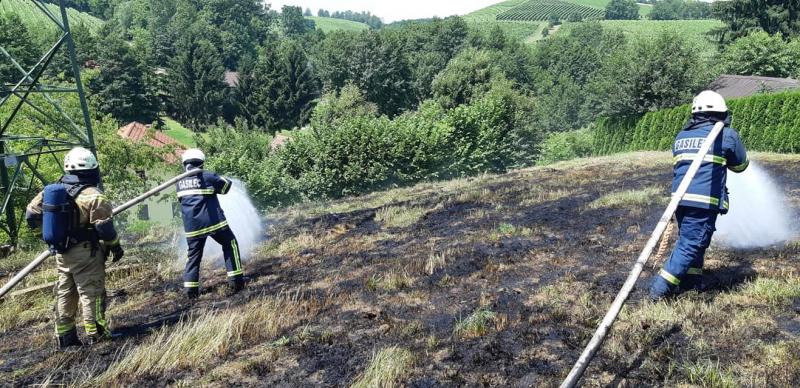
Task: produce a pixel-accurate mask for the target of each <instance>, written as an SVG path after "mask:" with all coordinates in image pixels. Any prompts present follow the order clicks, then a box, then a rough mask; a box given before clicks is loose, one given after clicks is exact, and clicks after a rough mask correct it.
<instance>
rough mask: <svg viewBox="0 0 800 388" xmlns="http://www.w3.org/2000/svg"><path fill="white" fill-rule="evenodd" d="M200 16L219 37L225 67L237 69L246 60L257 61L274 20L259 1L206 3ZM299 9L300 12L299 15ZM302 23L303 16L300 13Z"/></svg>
mask: <svg viewBox="0 0 800 388" xmlns="http://www.w3.org/2000/svg"><path fill="white" fill-rule="evenodd" d="M201 4H202V10H201V11H200V16H201V18H202V19H203V20H205V21H206V22H207V23H208V24H209V25H211V26H213V27H214V30H215V33H216V34H217V35H219V38H220V46H218V47H219V48H220V50H221V53H222V55H223V63H224V65H225V67H226V68H228V69H235V68H236V67H237V65H238V64H239V61H240V60H241V59H242V58H243V57H245V56H250V57H255V55H256V53H257V50H256V49H257V47H258V46H259V45H260V44H262V43H264V41H265V39H267V38H268V36H269V29H270V24H271V19H270V17H269V16H268V13H267V9H266V8H265V7H264V5H263V3H262V2H261V1H258V0H203V2H202V3H201ZM299 9H300V8H299V7H298V8H297V10H298V11H299ZM299 15H300V18H301V19H302V18H303V16H302V12H301V13H299Z"/></svg>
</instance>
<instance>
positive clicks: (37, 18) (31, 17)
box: [0, 0, 103, 31]
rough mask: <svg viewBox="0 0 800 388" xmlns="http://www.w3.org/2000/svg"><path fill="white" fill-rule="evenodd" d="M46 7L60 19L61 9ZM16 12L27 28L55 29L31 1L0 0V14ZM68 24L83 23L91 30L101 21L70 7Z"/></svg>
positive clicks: (38, 29) (55, 6) (98, 25)
mask: <svg viewBox="0 0 800 388" xmlns="http://www.w3.org/2000/svg"><path fill="white" fill-rule="evenodd" d="M47 9H48V10H49V11H50V12H51V13H52V14H53V16H55V18H56V19H57V20H58V21H61V10H60V9H59V7H58V6H57V5H54V4H47ZM12 13H13V14H17V16H19V17H20V18H21V19H22V22H23V23H24V24H25V26H26V27H28V29H29V30H32V31H33V30H35V31H41V30H42V29H47V30H53V31H55V29H56V26H55V24H53V22H52V21H51V20H50V19H48V17H47V15H45V14H44V12H42V11H41V10H39V8H37V7H36V5H35V4H34V3H33V1H29V0H0V15H7V14H12ZM67 14H68V15H69V23H70V26H73V27H74V26H77V25H79V24H83V25H85V26H86V27H89V28H90V29H92V30H95V29H97V28H98V27H100V26H101V25H102V24H103V21H102V20H100V19H98V18H96V17H94V16H92V15H89V14H86V13H82V12H79V11H76V10H74V9H72V8H70V9H68V10H67Z"/></svg>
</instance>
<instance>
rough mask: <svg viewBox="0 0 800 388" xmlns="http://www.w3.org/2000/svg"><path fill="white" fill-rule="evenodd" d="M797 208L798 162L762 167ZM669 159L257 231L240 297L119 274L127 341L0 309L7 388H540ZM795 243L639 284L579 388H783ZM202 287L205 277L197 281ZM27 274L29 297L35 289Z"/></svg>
mask: <svg viewBox="0 0 800 388" xmlns="http://www.w3.org/2000/svg"><path fill="white" fill-rule="evenodd" d="M759 159H760V162H761V164H762V165H764V166H765V167H766V168H767V169H768V170H769V171H770V172H771V173H772V174H773V176H774V177H775V178H776V179H777V180H778V181H780V182H781V183H782V185H783V186H784V187H785V188H786V190H787V192H788V193H789V195H790V199H791V201H792V205H793V207H795V208H797V207H798V206H799V205H800V179H799V178H800V177H798V174H800V173H799V172H798V171H799V170H798V167H800V157H794V156H791V157H789V156H776V155H761V156H760V157H759ZM670 179H671V174H670V159H669V157H668V155H666V154H662V153H637V154H626V155H618V156H613V157H607V158H600V159H590V160H579V161H573V162H567V163H561V164H557V165H554V166H551V167H539V168H532V169H525V170H519V171H514V172H511V173H508V174H504V175H498V176H482V177H477V178H471V179H464V180H457V181H451V182H444V183H432V184H423V185H418V186H416V187H413V188H407V189H397V190H392V191H388V192H382V193H376V194H372V195H368V196H364V197H359V198H353V199H348V200H341V201H334V202H327V203H320V204H309V205H303V206H297V207H294V208H291V209H288V210H285V211H283V212H281V213H279V214H273V215H272V217H273V219H274V220H275V223H274V226H273V227H272V228H271V230H270V233H269V234H270V236H269V238H270V239H269V240H268V242H266V243H265V244H264V245H263V246H262V247H260V248H259V249H258V250H257V252H256V253H255V254H254V255H253V256H254V257H253V258H251V260H250V261H249V262H248V263H247V264H246V267H245V269H246V271H247V273H248V275H249V276H250V282H249V286H248V288H247V290H246V292H244V293H242V294H240V295H237V296H235V297H233V298H230V299H228V298H226V297H224V296H223V291H222V288H223V287H222V285H223V283H222V281H223V275H222V273H221V272H220V270H219V269H217V268H213V269H212V268H209V269H207V270H206V272H205V274H206V275H205V279H207V280H206V281H205V282H204V285H206V286H207V288H206V292H205V293H204V295H203V296H202V297H201V298H200V300H199V301H198V302H196V303H194V304H189V303H187V301H185V300H184V299H183V298H182V297H181V295H180V292H179V291H180V290H179V288H178V285H179V283H178V277H179V274H178V273H177V272H175V271H174V269H172V267H173V266H172V265H171V264H170V262H169V260H170V258H171V254H170V255H167V254H163V253H160V252H158V251H144V250H142V251H140V252H138V254H136V255H133V256H134V259H132V260H137V261H140V262H142V263H145V264H146V265H145V266H143V267H138V268H136V269H132V270H131V271H129V272H126V273H123V274H120V275H116V276H115V277H114V278H112V280H111V282H110V285H111V289H112V290H113V292H112V294H113V296H112V298H111V308H110V311H109V316H110V317H111V318H112V319H113V324H114V328H115V329H116V330H117V331H119V332H121V333H123V334H124V338H123V339H120V340H118V341H114V342H111V343H106V344H102V345H99V346H95V347H94V348H91V349H90V348H84V349H80V350H78V351H75V352H70V353H57V352H55V351H54V350H52V346H51V343H52V341H51V338H50V337H51V335H52V334H51V332H52V328H51V326H52V323H51V322H50V304H51V303H50V302H51V299H52V296H50V295H33V296H28V297H22V298H15V299H13V300H10V301H6V302H4V303H3V304H2V305H0V315H2V318H1V319H0V330H2V334H1V335H0V338H1V340H0V381H4V382H5V383H6V384H8V385H29V384H41V383H54V384H73V385H109V384H116V385H138V386H152V385H179V384H183V383H199V384H204V385H220V386H227V385H264V386H274V385H287V386H307V385H322V386H348V385H351V384H355V385H358V386H376V385H391V384H398V385H406V386H413V387H432V386H462V385H487V386H508V385H519V386H550V385H557V384H558V383H559V382H560V380H561V379H563V377H565V376H566V373H567V372H568V371H569V368H570V367H571V365H572V363H573V362H574V361H575V359H576V358H577V356H578V354H579V353H580V351H581V349H582V347H583V346H584V345H585V343H586V341H587V340H588V338H589V337H590V336H591V334H592V332H593V331H594V329H595V326H596V324H597V322H598V320H599V319H600V318H601V317H602V315H603V314H604V313H605V310H606V309H607V307H608V305H609V304H610V301H611V299H613V297H614V296H615V294H616V292H617V291H618V289H619V287H620V285H621V284H622V282H623V281H624V279H625V277H626V276H627V273H628V271H629V267H630V265H631V263H632V261H633V260H634V259H635V256H636V255H637V254H638V251H639V250H640V249H641V246H642V245H643V243H644V241H645V240H646V238H647V237H648V236H649V233H650V231H651V228H652V227H653V226H654V225H655V223H656V221H657V218H658V216H659V215H660V213H661V211H662V210H663V205H664V204H665V203H666V200H667V198H668V195H669V193H668V189H669V182H670ZM798 252H800V244H798V243H790V244H788V245H787V246H782V247H774V248H771V249H764V250H757V251H730V250H724V249H721V248H712V250H711V251H710V253H709V257H708V260H707V263H708V265H707V267H708V268H709V269H710V270H711V278H712V280H713V281H712V287H711V289H710V290H709V291H708V292H706V293H703V294H696V293H692V294H689V295H685V296H683V297H681V298H679V299H677V300H674V301H669V302H666V303H651V302H648V301H646V300H645V297H644V296H645V293H644V288H645V287H644V285H646V277H649V276H651V275H652V273H653V272H654V269H655V267H656V264H651V265H649V266H648V271H647V273H646V274H645V275H643V279H641V280H640V283H639V287H638V288H637V290H636V292H635V294H634V295H633V296H632V298H631V300H630V302H629V305H628V306H627V307H626V308H625V310H623V314H622V316H621V318H620V321H619V322H618V323H617V324H616V325H615V327H614V329H613V331H612V333H611V336H610V338H609V339H608V340H607V341H606V344H605V346H604V349H603V351H601V352H600V354H599V355H598V357H597V359H596V360H595V362H594V363H593V364H592V366H591V367H590V368H589V370H588V372H587V377H586V379H585V384H586V385H588V386H594V385H636V386H641V385H647V386H660V385H676V384H697V385H704V386H736V385H745V386H746V385H753V386H756V385H791V383H792V382H793V381H797V380H798V379H800V372H799V371H800V340H798V335H800V317H798V313H799V312H800V280H798V270H800V263H798V262H797V258H798V257H797V256H798ZM212 273H213V275H212ZM48 276H50V277H52V273H50V272H48V271H42V272H41V273H39V274H37V275H36V276H35V277H34V278H33V279H31V280H30V281H29V282H36V281H39V282H41V281H44V280H46V279H47V278H48Z"/></svg>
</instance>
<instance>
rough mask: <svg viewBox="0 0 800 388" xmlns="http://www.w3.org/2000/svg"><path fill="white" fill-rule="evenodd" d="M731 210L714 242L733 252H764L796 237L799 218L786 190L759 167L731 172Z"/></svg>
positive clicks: (729, 188) (729, 183)
mask: <svg viewBox="0 0 800 388" xmlns="http://www.w3.org/2000/svg"><path fill="white" fill-rule="evenodd" d="M728 190H729V191H730V207H731V210H730V212H729V213H728V214H726V215H722V216H720V217H719V218H718V219H717V232H716V233H715V234H714V241H715V242H716V243H719V244H721V245H723V246H726V247H730V248H739V249H747V248H761V247H767V246H771V245H774V244H781V243H784V242H786V241H789V240H791V239H792V238H794V237H795V236H796V235H797V228H796V227H797V225H796V222H795V219H796V217H795V216H794V211H793V210H792V208H791V207H789V205H788V203H787V201H786V197H785V195H784V190H783V189H782V188H781V187H779V186H778V185H777V184H776V183H775V182H774V181H773V180H772V178H770V176H769V174H768V173H767V172H766V171H765V170H764V169H763V168H761V167H760V166H758V165H757V164H755V163H753V162H751V163H750V167H748V168H747V170H745V172H743V173H741V174H735V173H733V172H730V171H729V172H728Z"/></svg>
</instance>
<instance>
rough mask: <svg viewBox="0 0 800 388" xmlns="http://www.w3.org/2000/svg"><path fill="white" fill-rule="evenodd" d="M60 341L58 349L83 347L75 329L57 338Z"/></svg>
mask: <svg viewBox="0 0 800 388" xmlns="http://www.w3.org/2000/svg"><path fill="white" fill-rule="evenodd" d="M56 339H57V340H58V349H67V348H69V347H71V346H82V345H83V343H82V342H81V340H80V339H78V331H77V330H76V329H75V328H73V329H72V330H70V331H68V332H66V333H64V334H62V335H59V336H58V337H56Z"/></svg>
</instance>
